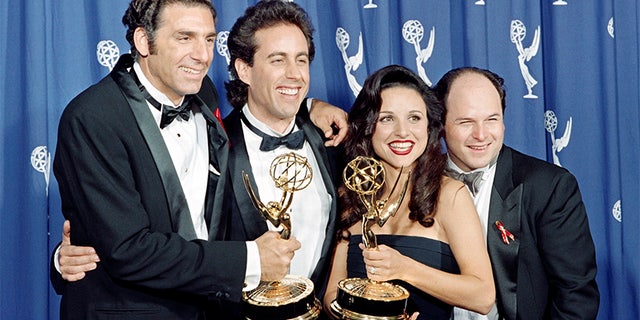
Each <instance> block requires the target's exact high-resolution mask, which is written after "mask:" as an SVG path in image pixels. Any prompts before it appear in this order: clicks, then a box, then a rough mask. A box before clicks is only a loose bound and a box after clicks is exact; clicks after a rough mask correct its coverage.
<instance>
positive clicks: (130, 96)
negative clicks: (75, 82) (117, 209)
mask: <svg viewBox="0 0 640 320" xmlns="http://www.w3.org/2000/svg"><path fill="white" fill-rule="evenodd" d="M114 79H115V80H116V82H117V83H120V85H121V88H122V90H123V92H124V94H125V96H126V98H127V100H128V101H129V107H130V108H131V111H132V112H133V115H134V117H135V119H136V122H137V123H138V127H139V128H140V132H141V133H142V136H143V137H144V139H145V141H146V142H147V147H149V150H150V151H151V154H152V156H153V160H154V162H155V164H156V167H157V168H158V172H159V174H160V177H161V179H162V184H163V187H164V192H165V195H166V197H167V202H168V205H169V215H170V219H171V226H172V228H173V230H175V231H176V232H178V234H179V235H180V236H182V237H183V238H184V239H186V240H193V239H195V238H196V232H195V229H194V228H193V222H192V221H191V214H190V213H189V206H188V205H187V199H186V198H185V196H184V193H183V191H182V185H180V180H179V179H178V175H177V174H176V170H175V167H174V166H173V161H172V160H171V156H170V155H169V151H168V150H167V147H166V145H165V143H164V139H163V138H162V134H160V129H159V128H158V125H157V124H156V122H155V120H154V119H153V115H152V114H151V111H149V106H148V105H147V103H146V101H145V100H144V98H143V97H142V95H141V94H140V91H139V90H138V87H137V86H136V84H135V82H134V81H133V79H131V76H130V75H129V74H128V73H127V72H126V70H120V71H119V72H117V73H115V74H114Z"/></svg>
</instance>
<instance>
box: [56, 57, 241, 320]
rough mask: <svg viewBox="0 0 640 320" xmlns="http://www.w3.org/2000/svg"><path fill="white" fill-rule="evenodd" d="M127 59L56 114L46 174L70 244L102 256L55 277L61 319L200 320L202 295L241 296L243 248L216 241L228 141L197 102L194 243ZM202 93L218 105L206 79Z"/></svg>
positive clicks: (221, 231)
mask: <svg viewBox="0 0 640 320" xmlns="http://www.w3.org/2000/svg"><path fill="white" fill-rule="evenodd" d="M132 65H133V60H132V58H131V56H130V55H123V56H122V57H121V58H120V60H119V62H118V64H117V65H116V67H115V68H114V70H113V71H112V72H111V73H110V74H109V75H108V76H107V77H105V78H104V79H102V80H101V81H100V82H99V83H97V84H95V85H93V86H91V87H90V88H88V89H87V90H85V91H84V92H82V93H81V94H80V95H78V96H77V97H76V98H74V99H73V100H72V101H71V102H70V103H69V105H68V106H67V107H66V109H65V111H64V113H63V115H62V118H61V120H60V126H59V131H58V145H57V150H56V154H55V160H54V173H55V176H56V178H57V180H58V183H59V187H60V195H61V198H62V211H63V214H64V216H65V218H66V219H69V220H70V221H71V229H72V230H73V236H72V238H71V240H72V243H73V244H75V245H82V246H93V247H94V248H95V249H96V252H97V253H98V255H99V256H100V259H101V262H100V263H98V267H97V269H96V270H95V271H91V272H88V273H87V275H86V277H85V278H84V279H83V280H82V281H77V282H71V283H64V284H60V283H58V285H57V289H58V290H59V291H60V293H61V294H62V302H61V318H62V319H200V318H202V317H203V316H204V308H205V304H206V303H207V300H214V301H215V300H230V301H239V300H240V297H241V288H242V283H243V281H244V266H245V265H246V245H245V244H244V243H242V242H226V241H225V242H222V241H215V240H222V238H223V237H224V235H225V234H226V230H225V227H226V226H227V221H226V217H227V216H226V215H223V214H222V213H223V212H226V208H225V206H226V205H228V204H226V203H225V201H223V199H225V198H229V195H228V194H225V193H227V192H229V189H228V188H227V187H226V185H227V183H228V180H229V178H228V171H227V159H228V150H229V144H228V141H227V137H226V135H225V133H224V131H223V130H222V127H221V125H220V123H218V121H217V120H216V119H215V117H214V116H213V114H212V111H211V109H210V108H209V107H208V106H207V105H206V104H205V103H203V101H202V100H201V99H196V100H197V101H196V103H198V104H199V107H200V109H201V112H202V115H203V116H204V117H205V119H206V120H207V131H208V144H209V158H210V159H209V161H210V170H209V175H208V187H207V188H208V192H207V196H206V204H205V211H206V214H205V218H206V220H207V222H208V224H209V235H210V237H209V241H201V240H197V239H195V231H194V228H193V225H192V222H191V218H190V215H189V210H188V206H187V203H186V200H185V195H184V193H183V191H182V188H181V186H180V182H179V179H178V176H177V174H176V172H175V169H174V166H173V164H172V162H171V157H170V155H169V152H168V151H167V149H166V146H165V144H164V140H163V139H162V136H161V133H160V130H159V128H158V126H157V124H156V123H155V121H154V119H153V116H152V115H151V113H150V111H149V107H148V105H147V103H146V101H145V99H144V97H143V96H142V94H141V92H140V90H139V88H138V87H137V85H136V83H135V82H134V80H133V79H132V77H131V75H130V74H129V72H128V71H127V69H128V68H130V67H131V66H132ZM202 90H203V92H201V97H202V98H204V99H205V100H206V101H207V104H209V105H210V106H211V107H213V108H216V107H217V100H216V99H217V97H216V93H215V88H214V87H213V84H212V83H211V80H210V79H208V78H206V79H205V81H204V84H203V89H202ZM212 168H215V169H216V170H217V172H219V173H220V174H219V175H218V174H216V173H215V172H214V171H216V170H212ZM53 273H56V274H57V272H55V270H52V275H53ZM53 277H56V276H55V275H53ZM53 277H52V279H53ZM57 278H59V275H57Z"/></svg>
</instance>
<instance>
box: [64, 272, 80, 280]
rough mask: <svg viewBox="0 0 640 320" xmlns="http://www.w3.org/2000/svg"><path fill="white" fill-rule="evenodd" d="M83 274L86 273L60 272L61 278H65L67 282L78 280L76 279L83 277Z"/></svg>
mask: <svg viewBox="0 0 640 320" xmlns="http://www.w3.org/2000/svg"><path fill="white" fill-rule="evenodd" d="M85 275H86V273H84V272H79V273H74V274H66V273H62V279H64V280H67V281H69V282H73V281H78V280H82V279H84V276H85Z"/></svg>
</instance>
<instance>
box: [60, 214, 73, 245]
mask: <svg viewBox="0 0 640 320" xmlns="http://www.w3.org/2000/svg"><path fill="white" fill-rule="evenodd" d="M69 244H71V223H70V222H69V220H65V221H64V224H63V225H62V245H69Z"/></svg>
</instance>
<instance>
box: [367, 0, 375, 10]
mask: <svg viewBox="0 0 640 320" xmlns="http://www.w3.org/2000/svg"><path fill="white" fill-rule="evenodd" d="M377 7H378V5H377V4H375V3H373V0H369V3H367V4H365V5H364V8H365V9H375V8H377Z"/></svg>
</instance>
